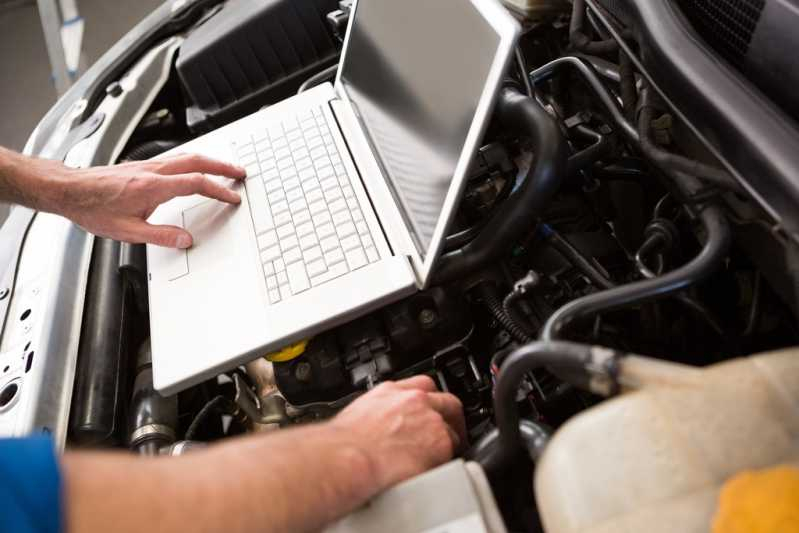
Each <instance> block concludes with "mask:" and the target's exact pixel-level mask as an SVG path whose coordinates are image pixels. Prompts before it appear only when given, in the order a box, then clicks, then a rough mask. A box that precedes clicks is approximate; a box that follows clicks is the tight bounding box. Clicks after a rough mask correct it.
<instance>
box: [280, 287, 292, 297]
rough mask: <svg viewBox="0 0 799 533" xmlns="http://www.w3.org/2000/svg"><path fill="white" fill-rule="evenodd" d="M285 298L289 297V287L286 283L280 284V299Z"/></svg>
mask: <svg viewBox="0 0 799 533" xmlns="http://www.w3.org/2000/svg"><path fill="white" fill-rule="evenodd" d="M287 298H291V288H290V287H289V284H288V283H286V284H285V285H281V286H280V299H281V300H285V299H287Z"/></svg>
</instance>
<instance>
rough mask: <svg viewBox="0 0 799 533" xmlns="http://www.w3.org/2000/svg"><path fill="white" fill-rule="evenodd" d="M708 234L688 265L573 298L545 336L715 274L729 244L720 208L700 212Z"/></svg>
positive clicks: (552, 320)
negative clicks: (652, 276) (649, 277)
mask: <svg viewBox="0 0 799 533" xmlns="http://www.w3.org/2000/svg"><path fill="white" fill-rule="evenodd" d="M699 220H700V221H701V223H702V225H703V226H704V228H705V232H706V234H707V237H706V242H705V245H704V247H703V248H702V251H701V252H700V253H699V255H698V256H697V257H696V258H694V259H693V260H692V261H691V262H690V263H688V264H687V265H685V266H683V267H681V268H678V269H677V270H674V271H672V272H669V273H667V274H664V275H662V276H660V277H657V278H652V279H647V280H643V281H638V282H635V283H630V284H627V285H622V286H619V287H616V288H614V289H610V290H607V291H603V292H598V293H594V294H589V295H588V296H584V297H582V298H579V299H577V300H574V301H572V302H570V303H568V304H566V305H564V306H563V307H561V308H560V309H558V310H557V311H555V314H553V315H552V316H551V317H550V318H549V320H547V322H546V324H544V328H543V329H542V331H541V339H542V340H552V339H554V338H556V337H557V336H558V334H559V333H560V332H561V330H562V329H563V327H564V326H566V325H567V324H569V323H571V322H574V321H575V320H578V319H581V318H585V317H588V316H594V315H596V314H598V313H602V312H605V311H612V310H614V309H619V308H622V307H629V306H633V305H637V304H641V303H644V302H649V301H653V300H657V299H661V298H665V297H666V296H670V295H672V294H674V293H676V292H679V291H681V290H684V289H686V288H688V287H690V286H692V285H695V284H697V283H699V282H700V281H702V280H704V279H706V278H707V277H709V276H710V275H711V274H713V273H714V272H715V271H716V270H717V269H718V268H719V267H720V266H721V264H722V263H723V262H724V259H725V258H726V257H727V251H728V250H729V246H730V240H731V239H730V228H729V225H728V223H727V220H726V219H725V217H724V215H723V213H722V212H721V209H719V208H718V207H708V208H706V209H704V210H703V211H702V212H701V213H700V214H699Z"/></svg>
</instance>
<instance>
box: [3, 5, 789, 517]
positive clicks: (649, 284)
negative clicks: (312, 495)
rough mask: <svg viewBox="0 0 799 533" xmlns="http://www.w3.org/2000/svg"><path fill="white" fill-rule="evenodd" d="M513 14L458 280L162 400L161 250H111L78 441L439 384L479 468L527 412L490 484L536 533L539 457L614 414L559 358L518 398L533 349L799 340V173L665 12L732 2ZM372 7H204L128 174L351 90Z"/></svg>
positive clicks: (132, 153) (660, 353) (278, 414)
mask: <svg viewBox="0 0 799 533" xmlns="http://www.w3.org/2000/svg"><path fill="white" fill-rule="evenodd" d="M504 3H505V4H506V5H507V8H508V9H509V10H510V11H511V13H513V15H514V16H515V17H517V18H518V19H519V20H520V21H521V22H522V24H523V28H524V33H523V36H522V38H521V40H520V42H519V45H518V49H517V51H516V61H515V63H514V64H513V65H512V66H511V68H510V69H509V71H508V72H507V73H506V78H507V80H506V83H505V88H504V89H503V92H502V95H501V97H500V100H499V101H498V103H497V108H496V112H495V118H494V120H493V123H492V125H491V127H490V128H489V131H488V133H487V134H486V136H485V139H484V140H483V142H482V147H481V148H480V150H479V153H478V154H477V156H476V158H475V160H474V163H473V165H472V169H471V176H470V179H469V182H468V186H467V190H466V193H465V195H464V197H463V202H462V205H460V206H459V211H458V215H457V219H456V221H455V223H454V224H453V226H452V227H451V229H450V233H449V236H448V238H447V241H446V250H445V252H444V256H443V258H442V263H441V265H442V266H441V268H440V273H439V275H438V278H437V280H436V283H434V286H433V287H432V288H430V289H429V290H426V291H423V292H420V293H417V294H415V295H414V296H412V297H409V298H407V299H405V300H403V301H400V302H398V303H396V304H392V305H389V306H387V307H385V308H383V309H380V310H378V311H377V312H374V313H372V314H369V315H367V316H364V317H362V318H359V319H357V320H354V321H352V322H351V323H348V324H345V325H343V326H340V327H337V328H335V329H333V330H330V331H327V332H325V333H323V334H320V335H317V336H315V337H313V338H311V339H307V340H306V341H303V342H301V343H298V344H295V345H292V346H289V347H286V348H285V349H283V350H281V351H279V352H276V353H272V354H264V357H263V358H261V359H259V360H257V361H253V362H252V363H250V364H248V365H246V366H243V367H240V368H237V369H235V370H234V371H231V372H228V373H225V374H223V375H220V376H219V377H218V378H217V379H213V380H210V381H208V382H205V383H203V384H202V385H200V386H196V387H192V388H190V389H188V390H186V391H184V392H181V393H180V394H178V395H176V396H172V397H162V396H161V395H159V394H158V393H157V392H156V391H155V390H154V389H153V385H152V368H151V361H150V354H149V341H148V338H149V324H148V320H149V319H148V303H147V280H146V272H147V268H146V262H145V256H144V251H143V247H142V246H132V245H127V244H120V243H116V242H111V241H107V240H104V239H97V241H95V244H94V248H93V251H92V252H91V253H92V267H91V271H90V273H89V278H88V285H87V290H86V294H87V295H86V304H85V311H84V318H83V323H82V326H81V343H80V347H79V351H78V359H77V369H76V375H75V383H74V388H73V391H74V392H73V394H72V397H71V409H70V415H69V426H68V436H67V446H74V447H81V446H90V447H101V448H120V447H121V448H125V447H126V448H130V449H131V450H133V451H135V452H137V453H141V454H150V455H155V454H162V455H179V454H182V453H190V451H191V449H192V448H196V447H200V446H204V445H206V444H207V443H209V442H213V441H216V440H219V439H225V438H228V437H231V436H234V435H238V434H242V433H246V432H254V431H259V432H260V431H279V430H280V428H283V427H289V426H292V425H294V424H304V423H309V422H313V421H315V420H320V419H324V418H327V417H330V416H332V415H334V414H335V413H336V412H337V411H338V410H339V409H341V408H342V407H343V406H345V405H347V403H348V402H349V401H351V400H352V399H353V398H355V397H357V396H358V395H359V394H362V393H363V392H364V391H366V390H368V389H370V388H372V387H374V386H376V385H377V384H379V383H380V382H382V381H386V380H397V379H402V378H405V377H409V376H413V375H418V374H427V375H429V376H431V377H432V378H433V379H434V380H435V382H436V383H437V384H438V386H439V388H440V389H441V390H443V391H449V392H452V393H454V394H455V395H457V396H458V397H459V398H460V399H461V400H462V402H463V405H464V409H465V413H466V420H467V425H468V432H469V438H470V443H471V445H470V447H469V448H468V449H466V450H463V454H464V456H465V457H468V458H472V459H474V460H477V461H478V462H481V463H484V464H486V465H489V466H490V465H491V464H492V462H493V461H495V459H496V454H497V453H499V452H497V448H498V447H501V446H502V442H501V441H502V439H501V438H498V436H497V426H498V425H500V423H501V422H500V420H498V419H499V418H501V417H500V415H501V413H500V412H498V409H512V410H515V412H516V413H517V417H518V418H519V419H520V420H521V421H522V426H523V428H525V429H524V430H523V431H522V433H523V437H524V440H525V445H526V446H527V448H528V450H529V451H530V453H529V454H517V455H515V456H514V457H513V458H512V461H511V463H512V465H513V467H512V468H507V467H505V468H498V469H496V470H495V471H494V473H493V474H492V475H490V476H489V477H490V479H491V481H492V488H493V490H494V493H495V495H496V498H497V501H498V503H499V506H500V508H501V511H502V514H503V518H504V519H505V522H506V523H507V525H508V528H509V529H511V530H518V531H536V530H538V529H537V528H539V527H540V526H539V525H538V519H537V517H536V508H535V504H534V501H535V499H534V495H533V488H532V486H531V483H530V480H531V476H532V472H533V469H534V460H533V459H534V458H535V449H536V448H537V447H540V446H543V443H545V442H546V439H547V438H548V436H549V435H550V434H551V433H552V432H553V431H555V430H556V429H557V428H558V427H559V426H561V425H562V424H563V423H564V422H565V421H567V420H569V419H570V418H572V417H574V416H575V415H577V414H578V413H580V412H582V411H583V410H585V409H587V408H588V407H591V406H593V405H595V404H597V403H599V402H601V401H603V399H604V398H603V395H602V394H598V391H597V390H596V388H592V387H591V386H587V385H586V383H585V380H584V379H582V378H581V377H580V376H575V375H573V374H572V373H570V371H569V370H568V369H565V368H560V367H558V365H545V366H540V367H538V368H535V369H532V370H529V371H525V372H523V373H522V374H521V375H520V376H519V379H518V382H516V383H514V387H513V390H512V394H510V397H508V394H500V393H499V391H498V388H500V387H499V383H500V381H501V380H500V376H501V374H502V372H501V369H502V368H503V364H504V363H505V362H506V360H507V359H508V358H509V357H510V356H511V354H512V353H514V351H515V350H517V349H519V348H522V347H525V346H529V345H531V343H533V342H534V341H537V340H539V341H541V342H560V341H565V340H568V341H570V342H573V343H582V344H585V345H591V346H602V347H607V348H609V349H612V350H615V351H618V352H623V353H640V354H646V355H647V356H649V357H652V358H656V359H660V360H663V361H669V362H676V363H684V364H690V365H694V366H707V365H710V364H713V363H718V362H720V361H725V360H728V359H732V358H735V357H740V356H744V355H748V354H753V353H759V352H763V351H766V350H770V349H776V348H781V347H786V346H793V345H796V344H798V343H799V331H797V321H796V313H797V311H799V291H797V290H796V287H797V286H799V280H798V279H797V272H799V271H798V270H797V269H796V266H795V265H796V264H797V262H796V258H797V252H798V251H799V248H797V246H799V237H797V233H795V232H794V231H793V228H794V226H793V222H792V218H793V217H794V216H796V214H795V213H790V211H791V209H790V204H789V203H787V200H786V201H785V202H782V203H780V202H778V201H777V200H775V201H774V202H772V200H771V199H770V198H771V197H777V198H780V197H784V195H783V194H781V193H780V188H779V187H780V186H781V185H780V184H781V183H784V182H785V180H784V179H782V178H780V177H779V176H776V174H778V173H779V172H780V169H779V168H774V167H768V169H767V170H769V172H771V175H768V174H766V173H765V170H764V169H766V166H763V165H765V163H763V165H761V166H758V165H760V162H763V161H766V156H764V155H762V154H759V155H758V154H755V153H754V152H755V151H756V150H758V148H757V147H753V146H755V144H757V143H755V144H753V143H750V142H749V140H748V139H747V137H746V136H747V135H755V134H756V132H753V131H748V132H746V131H744V132H743V133H740V135H739V136H737V137H736V136H735V135H736V132H737V131H738V130H735V129H734V128H733V127H731V126H729V125H727V124H726V123H725V122H724V120H726V119H727V118H729V117H728V115H722V114H720V112H719V108H721V107H724V106H723V105H721V104H720V103H719V102H720V100H718V99H717V98H714V97H713V95H708V94H704V93H702V94H704V96H702V95H701V94H700V92H701V91H705V92H707V91H709V90H710V89H708V87H710V88H711V89H712V87H713V84H714V83H715V82H714V80H713V79H712V75H711V74H712V73H710V72H709V73H708V78H707V79H706V80H704V81H706V82H707V83H706V84H705V85H703V84H702V83H701V81H702V80H697V79H693V80H691V79H685V78H684V77H681V76H680V75H678V74H679V73H680V72H682V71H680V70H679V67H678V66H675V65H678V63H676V62H674V61H673V57H672V56H669V54H668V53H667V49H666V48H665V47H664V45H662V43H661V42H660V40H659V39H660V38H659V37H658V35H657V33H658V32H657V31H656V30H654V29H653V26H652V20H651V17H656V16H657V14H656V13H652V12H653V11H657V10H658V9H669V10H671V13H672V14H675V13H677V14H678V15H677V20H678V21H679V22H680V23H681V24H682V25H683V27H684V28H690V29H691V30H690V31H697V32H700V33H701V32H702V31H705V30H707V31H711V30H712V31H714V32H716V34H715V35H716V37H718V35H719V33H718V32H719V31H720V30H719V28H720V26H719V24H723V19H719V20H721V22H718V20H717V21H716V22H714V23H712V24H711V23H709V22H707V21H703V19H701V17H702V13H703V11H702V9H701V5H700V4H708V3H707V2H699V1H695V2H691V1H688V0H685V1H677V2H663V5H664V6H663V7H660V8H659V7H652V6H649V7H647V6H644V7H640V6H641V5H642V4H641V3H639V2H624V1H609V0H602V1H600V0H574V1H573V2H568V1H565V0H564V1H559V0H548V1H543V0H542V1H535V0H526V1H523V0H506V1H505V2H504ZM350 4H351V2H350V1H347V0H344V1H341V2H337V1H335V0H302V1H301V0H269V1H266V2H264V1H255V0H231V1H229V2H227V3H217V2H210V1H205V2H195V3H194V4H193V7H192V9H191V11H190V12H187V14H185V15H183V16H182V18H181V19H179V20H178V22H179V23H178V22H176V23H175V24H174V26H175V29H174V34H175V35H179V36H180V43H179V45H176V46H175V47H174V49H173V50H172V52H171V53H173V54H174V57H172V58H170V59H169V60H168V61H167V63H166V64H167V71H166V75H165V77H164V78H163V80H162V83H161V85H160V89H159V91H158V92H157V94H156V95H155V96H154V97H153V98H152V101H151V103H150V104H149V106H148V108H147V109H146V112H145V113H143V114H142V115H141V116H140V117H139V118H138V120H137V122H136V124H135V128H132V129H130V131H129V132H128V134H127V135H123V136H121V137H120V138H121V139H122V141H123V142H122V143H121V144H120V149H119V150H117V153H116V157H115V161H125V160H140V159H145V158H149V157H154V156H156V155H158V154H159V153H162V152H164V151H166V150H168V149H171V148H174V147H176V146H179V145H180V144H182V143H184V142H186V141H188V140H190V139H192V138H194V137H196V136H198V135H200V134H202V133H204V132H207V131H211V130H213V129H216V128H218V127H221V126H223V125H225V124H227V123H230V122H232V121H233V120H236V119H238V118H241V117H243V116H246V115H247V114H250V113H252V112H254V111H256V110H258V109H260V108H262V107H264V106H269V105H271V104H274V103H276V102H278V101H280V100H282V99H284V98H286V97H287V96H289V95H291V94H294V93H296V92H298V91H303V90H305V89H307V88H308V87H311V86H313V85H316V84H319V83H323V82H326V81H331V80H332V79H333V77H334V76H335V73H336V66H337V61H338V56H339V52H340V50H341V45H342V40H343V38H344V33H345V29H346V23H347V19H348V16H349V8H350ZM667 4H668V6H670V7H665V6H666V5H667ZM647 5H648V4H647ZM681 10H684V14H683V11H681ZM659 20H660V22H662V23H663V24H666V22H664V20H665V19H662V18H661V19H659ZM708 24H710V26H709V25H708ZM713 24H715V25H713ZM703 28H704V30H703ZM708 28H710V29H709V30H708ZM164 38H165V37H164V36H162V40H163V39H164ZM442 38H446V36H445V35H442ZM714 42H722V43H727V42H728V41H724V40H722V41H718V39H717V40H716V41H713V40H712V39H708V44H706V45H704V46H705V50H706V52H707V53H708V54H710V57H712V58H713V59H712V60H713V62H714V63H723V64H726V62H729V61H730V59H729V58H730V55H729V54H730V53H731V52H730V50H729V48H724V46H721V48H719V49H718V50H714V49H713V45H714ZM730 64H731V65H733V66H729V67H724V68H725V69H726V70H727V71H728V72H730V73H732V72H733V70H734V67H735V65H734V64H732V63H730ZM747 64H748V63H747ZM758 64H759V63H758ZM752 68H754V67H752ZM752 68H749V67H741V69H742V70H741V71H740V72H737V73H736V74H734V75H735V76H737V77H738V78H739V79H740V80H744V81H742V82H741V83H744V82H746V80H748V79H750V78H751V79H754V77H755V76H757V81H756V82H755V81H752V82H751V86H752V87H753V89H752V90H753V91H758V94H759V95H761V96H759V97H758V98H760V100H762V101H767V102H769V104H768V105H769V106H770V107H769V109H772V110H775V111H774V113H775V114H778V115H780V116H782V117H784V120H786V121H791V120H793V118H792V117H791V116H790V115H791V110H792V105H793V102H791V101H790V98H791V95H786V94H783V93H780V94H778V95H777V94H771V93H769V88H770V87H772V86H774V84H773V83H772V81H770V80H768V79H766V77H765V76H766V75H765V74H762V72H761V71H756V69H755V70H752ZM766 70H767V69H766ZM794 72H796V71H794ZM731 75H733V74H731ZM746 83H748V82H746ZM757 87H759V88H757ZM114 90H115V89H113V88H111V87H109V89H108V91H107V93H106V94H104V95H102V96H99V97H98V98H97V101H96V102H95V105H97V102H99V101H101V100H102V99H103V98H111V96H110V95H112V94H113V91H114ZM720 94H721V93H719V94H718V95H716V96H717V97H718V98H721V96H720ZM705 97H707V102H706V101H705V100H703V98H705ZM708 102H709V103H708ZM713 102H715V103H716V104H718V105H716V106H715V107H714V105H715V104H713ZM91 105H92V103H91V101H90V103H89V107H91ZM744 111H745V106H742V107H740V108H738V109H737V110H736V112H741V113H743V112H744ZM741 128H742V131H743V130H744V129H746V128H745V127H743V126H741ZM786 142H787V141H786ZM778 144H779V140H775V141H774V144H773V145H772V147H770V148H769V150H770V149H772V148H773V147H775V146H778ZM774 149H775V150H776V149H777V148H774ZM772 155H773V154H772ZM776 166H778V165H775V167H776ZM783 199H785V198H783ZM775 202H776V203H775ZM794 206H795V204H794ZM110 354H111V355H113V357H109V355H110ZM177 355H182V356H183V355H186V356H188V355H190V354H176V356H177ZM13 393H14V391H12V392H9V391H8V390H5V389H4V390H3V391H1V392H0V402H5V401H6V400H5V395H7V394H10V395H12V396H13ZM10 401H11V400H9V402H10ZM506 401H508V402H510V404H511V405H510V406H508V405H507V404H502V402H506ZM3 405H6V404H5V403H3ZM0 409H2V408H0Z"/></svg>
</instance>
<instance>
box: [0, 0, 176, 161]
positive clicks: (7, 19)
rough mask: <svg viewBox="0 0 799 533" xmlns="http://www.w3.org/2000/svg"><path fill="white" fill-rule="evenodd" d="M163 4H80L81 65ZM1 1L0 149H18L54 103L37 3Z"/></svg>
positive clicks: (118, 0)
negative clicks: (7, 3)
mask: <svg viewBox="0 0 799 533" xmlns="http://www.w3.org/2000/svg"><path fill="white" fill-rule="evenodd" d="M161 3H162V2H161V0H135V1H130V0H78V9H79V11H80V14H81V15H82V16H83V17H84V19H85V21H86V26H85V30H84V36H83V54H82V57H81V65H83V68H84V69H85V67H86V66H90V65H91V64H92V63H94V62H95V61H96V60H97V59H98V58H99V57H100V56H101V55H102V54H103V53H105V51H106V50H107V49H108V48H109V47H110V46H111V45H112V44H114V43H115V42H116V41H118V40H119V38H120V37H122V36H123V35H124V34H125V33H127V32H128V30H129V29H130V28H132V27H133V26H134V25H135V24H136V23H137V22H139V21H140V20H141V19H142V18H144V17H145V16H146V15H147V14H148V13H149V12H151V11H152V10H153V9H155V7H157V6H158V5H159V4H161ZM11 5H12V6H16V7H5V6H4V3H3V2H0V69H2V70H1V71H2V73H3V78H2V81H0V109H2V120H0V146H5V147H7V148H13V149H15V150H21V149H22V147H23V146H24V145H25V142H26V141H27V139H28V136H29V135H30V133H31V131H33V128H34V127H36V124H37V123H38V122H39V120H40V119H41V118H42V117H43V116H44V114H45V113H46V112H47V110H48V109H49V108H50V107H51V106H52V105H53V104H54V103H55V101H56V97H57V94H56V91H55V89H54V87H53V84H52V81H51V79H50V63H49V60H48V57H47V49H46V48H45V45H44V37H43V35H42V27H41V22H40V20H39V14H38V11H37V9H36V3H35V2H21V1H19V0H17V1H16V2H13V1H12V2H11Z"/></svg>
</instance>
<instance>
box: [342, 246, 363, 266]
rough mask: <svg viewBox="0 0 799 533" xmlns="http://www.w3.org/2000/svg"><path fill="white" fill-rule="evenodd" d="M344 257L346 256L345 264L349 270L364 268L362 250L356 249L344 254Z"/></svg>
mask: <svg viewBox="0 0 799 533" xmlns="http://www.w3.org/2000/svg"><path fill="white" fill-rule="evenodd" d="M344 255H346V256H347V263H348V264H349V265H350V270H356V269H359V268H361V267H363V266H366V264H367V261H366V254H364V253H363V250H361V249H360V248H356V249H355V250H350V251H348V252H346V253H345V254H344Z"/></svg>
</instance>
